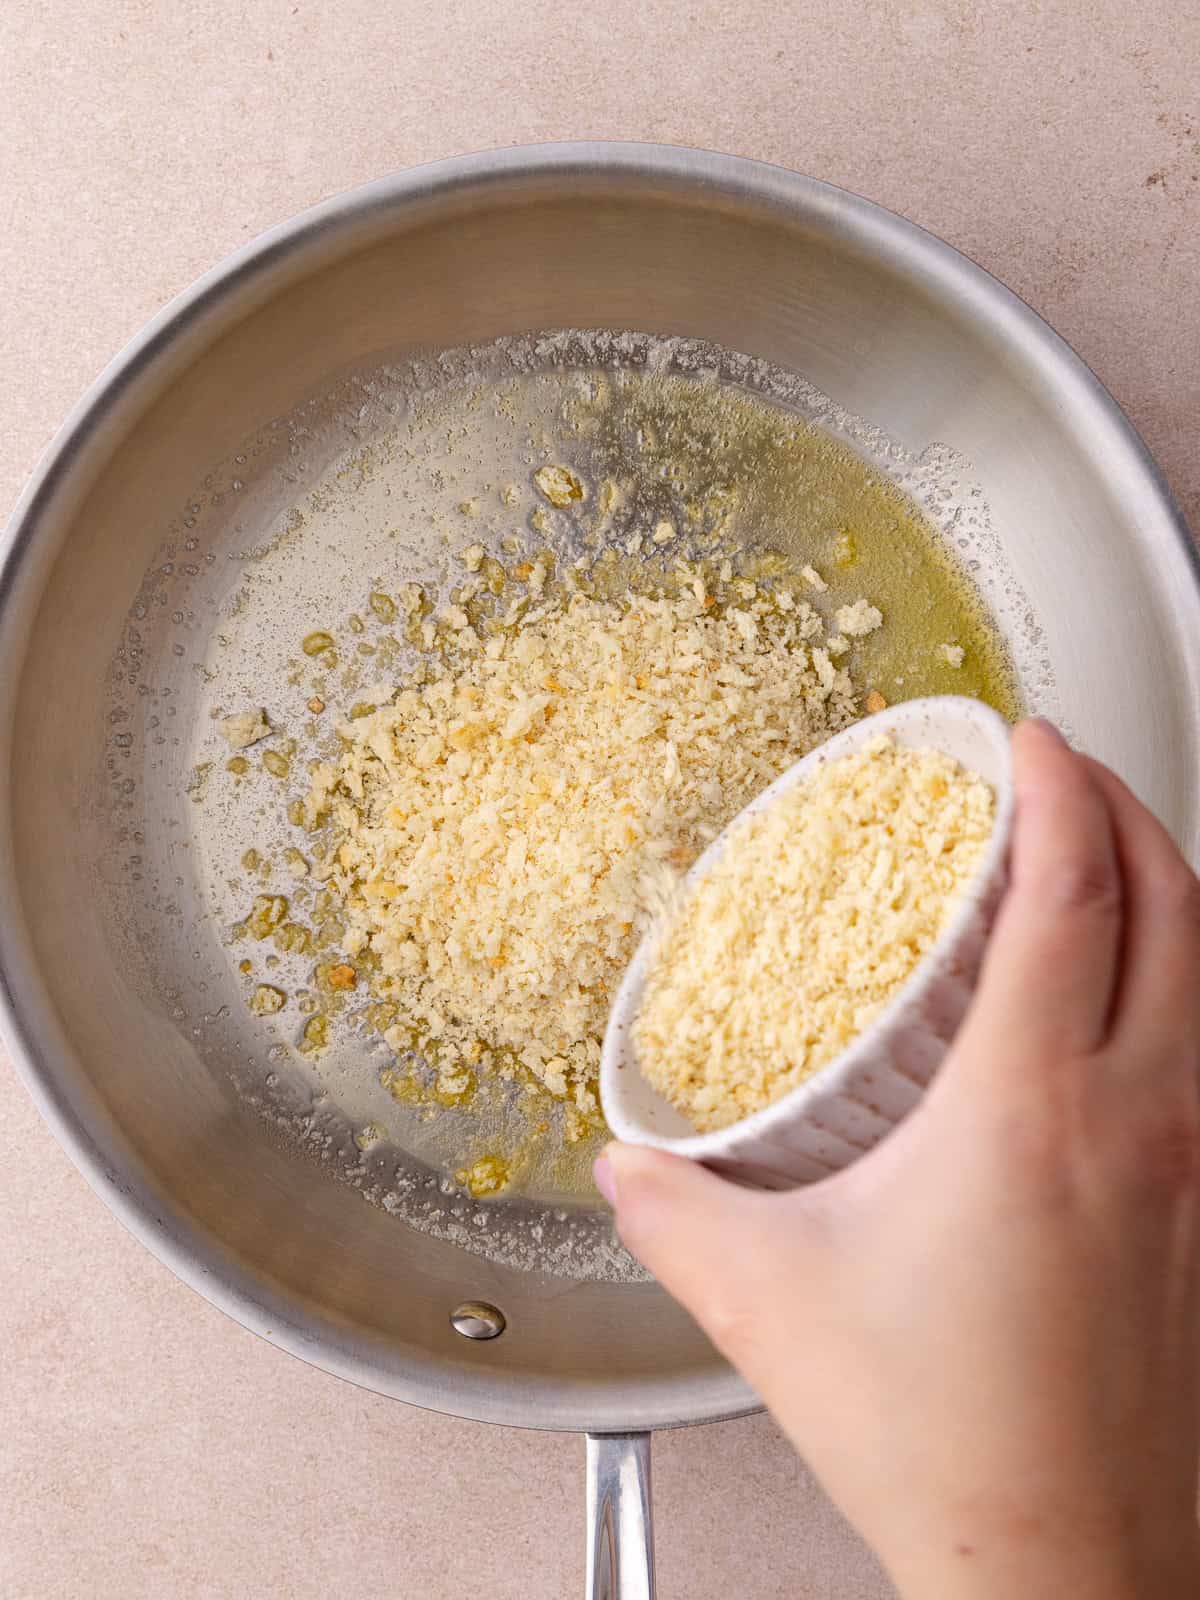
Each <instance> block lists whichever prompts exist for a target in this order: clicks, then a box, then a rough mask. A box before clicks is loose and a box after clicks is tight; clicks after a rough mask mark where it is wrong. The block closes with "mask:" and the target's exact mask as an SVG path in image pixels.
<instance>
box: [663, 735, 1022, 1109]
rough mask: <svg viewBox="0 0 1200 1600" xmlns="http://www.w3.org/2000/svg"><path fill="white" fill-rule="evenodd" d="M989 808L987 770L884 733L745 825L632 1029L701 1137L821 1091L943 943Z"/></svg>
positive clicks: (667, 939) (691, 907)
mask: <svg viewBox="0 0 1200 1600" xmlns="http://www.w3.org/2000/svg"><path fill="white" fill-rule="evenodd" d="M994 813H995V799H994V796H993V794H992V791H991V789H990V788H989V787H988V785H987V784H985V783H984V782H983V781H982V780H981V779H980V778H978V777H977V776H976V775H974V774H973V773H969V772H966V771H964V770H963V769H962V768H961V767H960V766H958V765H957V763H955V762H954V761H952V760H951V759H950V758H949V757H948V756H944V755H941V754H939V753H937V752H934V751H931V750H919V751H918V750H907V749H900V748H898V747H897V746H896V745H895V744H894V743H893V742H892V741H891V740H890V739H888V738H887V737H886V736H884V737H880V738H877V739H873V740H871V741H870V742H869V743H868V744H867V745H866V746H864V747H863V749H861V750H859V751H857V752H855V753H854V754H852V755H849V756H844V757H842V758H841V759H839V760H836V761H831V762H829V763H828V764H826V765H824V766H822V767H820V768H819V770H818V771H817V773H816V774H815V775H814V776H813V777H812V778H810V779H809V780H808V781H807V782H806V783H804V784H803V785H800V786H798V787H797V788H795V789H792V790H789V791H788V792H787V793H786V794H785V795H783V796H782V797H781V798H780V799H779V800H778V801H777V802H776V804H775V805H773V806H772V807H770V809H769V810H767V811H765V812H761V813H759V814H757V815H756V816H754V817H751V818H748V819H746V821H745V822H744V823H742V824H740V825H739V826H738V828H737V829H736V830H735V832H734V834H733V835H732V837H731V838H730V840H729V842H728V845H727V848H726V849H725V850H724V851H723V852H722V855H721V857H720V859H719V861H718V862H717V863H716V865H715V866H714V867H713V869H712V871H711V872H708V873H706V874H705V875H704V877H703V878H702V879H701V880H700V881H699V882H698V883H697V885H696V886H695V889H694V892H692V893H691V894H690V895H689V896H688V897H687V898H686V899H685V900H684V901H683V902H682V904H681V905H680V906H679V907H678V908H677V909H676V911H675V912H674V913H673V914H672V915H670V916H668V918H667V919H666V922H665V925H664V929H663V932H662V935H661V937H660V939H659V942H658V944H657V945H656V948H655V952H654V954H653V956H652V959H651V963H650V968H649V972H648V975H647V980H646V987H645V992H644V995H643V998H642V1004H641V1007H640V1009H639V1013H638V1016H637V1018H636V1020H635V1022H634V1026H633V1042H634V1048H635V1050H636V1052H637V1057H638V1061H639V1064H640V1066H641V1070H642V1072H643V1073H644V1074H645V1076H646V1078H647V1079H648V1080H649V1081H650V1082H651V1083H652V1084H653V1085H654V1086H655V1088H657V1089H658V1090H659V1091H660V1092H661V1093H662V1094H664V1095H666V1097H667V1098H668V1099H669V1100H670V1101H671V1102H672V1104H673V1105H675V1106H677V1107H678V1109H679V1110H680V1111H682V1112H683V1113H684V1114H685V1115H686V1116H687V1117H689V1118H690V1119H691V1121H692V1122H693V1123H694V1125H695V1126H696V1127H697V1128H698V1129H700V1130H701V1131H704V1132H707V1131H709V1130H711V1129H714V1128H723V1127H726V1126H728V1124H730V1123H732V1122H736V1121H738V1120H739V1119H740V1118H742V1117H745V1116H748V1115H749V1114H750V1113H751V1112H754V1111H760V1110H762V1108H763V1107H764V1106H767V1105H770V1104H771V1102H772V1101H774V1100H776V1099H778V1098H779V1096H780V1095H783V1094H786V1093H787V1092H788V1090H790V1089H794V1088H795V1087H796V1086H797V1085H798V1084H801V1083H803V1082H804V1081H805V1080H806V1079H807V1078H810V1077H811V1076H812V1075H813V1073H815V1072H817V1071H819V1069H820V1068H821V1067H823V1066H825V1065H826V1063H828V1062H829V1061H831V1060H832V1059H833V1058H834V1057H835V1056H836V1055H838V1054H839V1053H840V1052H841V1051H842V1050H843V1049H845V1047H846V1045H848V1044H849V1043H850V1041H851V1040H852V1039H853V1038H854V1037H855V1036H856V1035H857V1034H859V1033H861V1032H862V1030H863V1029H864V1028H865V1027H866V1026H867V1024H868V1023H869V1022H870V1021H871V1019H872V1018H873V1017H874V1016H875V1015H876V1014H877V1013H878V1012H879V1010H880V1009H881V1008H882V1007H883V1006H884V1005H885V1004H886V1003H887V1001H888V1000H890V999H891V998H892V996H893V995H894V994H895V993H896V992H897V990H898V989H899V988H900V987H901V986H902V985H903V984H904V983H905V981H906V980H907V979H908V978H909V977H910V976H911V975H912V972H913V970H914V968H915V967H916V965H917V963H918V962H919V961H920V960H921V958H922V956H923V955H925V953H926V952H927V951H928V950H929V948H930V947H931V945H932V944H933V943H934V941H935V940H936V939H937V937H938V935H939V934H940V933H941V931H942V929H943V928H944V927H945V925H946V922H947V919H948V918H949V916H950V914H951V912H952V911H953V909H954V905H955V903H956V901H957V899H958V897H959V896H960V895H961V894H962V892H963V890H964V889H965V887H966V886H967V884H968V883H969V881H970V880H971V878H972V877H973V875H974V874H975V872H976V870H977V868H978V866H979V863H980V858H981V856H982V854H983V851H984V848H985V846H986V844H987V841H988V837H989V835H990V833H991V829H992V822H993V818H994Z"/></svg>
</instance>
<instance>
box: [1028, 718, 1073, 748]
mask: <svg viewBox="0 0 1200 1600" xmlns="http://www.w3.org/2000/svg"><path fill="white" fill-rule="evenodd" d="M1030 720H1031V721H1032V722H1035V723H1036V724H1037V726H1038V727H1039V728H1040V729H1041V730H1042V732H1043V733H1048V734H1049V735H1050V737H1051V738H1052V739H1056V740H1057V741H1058V743H1059V744H1061V745H1063V746H1065V747H1067V748H1069V746H1067V741H1066V740H1065V739H1064V738H1063V736H1062V731H1061V729H1059V728H1056V727H1055V726H1054V724H1053V723H1052V722H1051V721H1050V720H1049V718H1048V717H1032V718H1031V719H1030Z"/></svg>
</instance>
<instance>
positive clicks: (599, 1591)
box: [587, 1433, 655, 1600]
mask: <svg viewBox="0 0 1200 1600" xmlns="http://www.w3.org/2000/svg"><path fill="white" fill-rule="evenodd" d="M587 1520H588V1553H587V1600H654V1595H655V1585H654V1518H653V1514H652V1512H651V1508H650V1435H649V1434H648V1433H589V1434H588V1436H587Z"/></svg>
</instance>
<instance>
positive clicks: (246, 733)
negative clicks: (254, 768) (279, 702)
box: [218, 706, 271, 750]
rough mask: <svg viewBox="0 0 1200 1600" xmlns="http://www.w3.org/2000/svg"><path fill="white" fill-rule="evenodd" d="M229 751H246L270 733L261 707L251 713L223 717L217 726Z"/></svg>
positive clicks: (245, 712)
mask: <svg viewBox="0 0 1200 1600" xmlns="http://www.w3.org/2000/svg"><path fill="white" fill-rule="evenodd" d="M218 726H219V727H220V729H221V732H222V734H223V735H224V736H225V739H226V742H227V743H228V745H229V748H230V749H231V750H248V749H249V748H250V746H251V745H252V744H257V743H258V741H259V740H260V739H265V738H266V737H267V735H268V734H269V733H270V731H271V724H270V722H269V721H268V720H267V713H266V712H265V711H264V710H263V708H262V707H261V706H256V707H255V708H254V710H253V711H238V712H236V713H235V714H234V715H233V716H232V717H223V718H222V719H221V721H220V723H219V724H218Z"/></svg>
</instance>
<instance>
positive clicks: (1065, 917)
mask: <svg viewBox="0 0 1200 1600" xmlns="http://www.w3.org/2000/svg"><path fill="white" fill-rule="evenodd" d="M1013 762H1014V769H1015V782H1016V820H1015V824H1014V833H1013V845H1012V855H1011V865H1010V871H1011V880H1010V884H1009V888H1008V891H1007V893H1006V895H1005V897H1004V900H1003V901H1002V903H1001V907H1000V913H999V916H998V918H997V921H996V927H995V930H994V932H993V934H992V938H991V942H990V944H989V946H988V950H987V954H986V956H985V957H984V964H983V972H982V975H981V978H980V984H979V989H978V991H977V994H976V997H975V1001H974V1003H973V1005H972V1007H971V1010H970V1012H969V1013H968V1017H967V1022H966V1025H965V1027H966V1030H967V1031H968V1032H970V1031H971V1030H973V1029H980V1030H982V1032H983V1033H984V1034H985V1035H986V1036H987V1037H988V1038H989V1039H990V1040H991V1041H992V1042H993V1045H994V1041H995V1040H996V1039H1003V1040H1005V1041H1006V1043H1007V1045H1008V1047H1009V1048H1008V1049H1007V1050H1006V1051H1005V1052H1004V1055H1005V1057H1006V1060H1008V1061H1014V1060H1019V1059H1020V1058H1021V1057H1022V1056H1028V1055H1035V1056H1037V1057H1038V1058H1039V1060H1040V1059H1044V1057H1045V1055H1046V1053H1047V1052H1053V1053H1054V1054H1055V1055H1056V1056H1059V1055H1064V1054H1086V1053H1088V1052H1090V1051H1093V1050H1095V1049H1097V1048H1098V1047H1099V1046H1100V1045H1101V1044H1102V1043H1103V1042H1104V1039H1105V1037H1106V1034H1107V1031H1108V1026H1109V1018H1110V1014H1111V1011H1112V1004H1113V997H1114V994H1115V992H1116V987H1117V976H1118V968H1119V963H1120V954H1121V937H1122V924H1123V912H1124V890H1123V883H1122V877H1121V869H1120V862H1119V858H1118V854H1117V849H1116V843H1115V839H1114V833H1113V823H1112V816H1111V812H1110V809H1109V805H1108V802H1107V800H1106V797H1105V795H1104V793H1103V791H1102V790H1101V788H1100V786H1099V784H1098V783H1097V782H1096V780H1095V777H1094V775H1093V773H1092V772H1091V771H1090V769H1089V767H1088V766H1087V763H1086V762H1085V761H1084V760H1083V759H1082V758H1081V757H1080V756H1077V755H1075V754H1074V753H1073V752H1072V750H1071V749H1070V747H1069V746H1068V744H1067V743H1066V741H1065V740H1064V739H1063V737H1062V735H1061V734H1060V733H1059V732H1058V731H1057V729H1055V728H1052V727H1051V726H1050V724H1049V723H1045V722H1036V721H1035V722H1024V723H1022V724H1021V725H1020V727H1018V728H1017V729H1016V730H1015V732H1014V734H1013ZM995 1054H996V1052H995V1050H994V1049H993V1050H992V1051H991V1052H985V1055H990V1056H994V1055H995Z"/></svg>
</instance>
